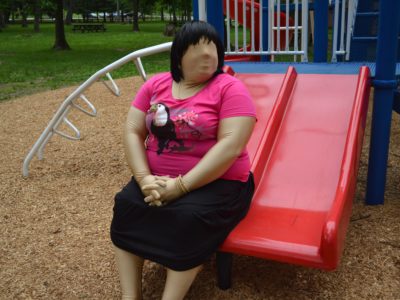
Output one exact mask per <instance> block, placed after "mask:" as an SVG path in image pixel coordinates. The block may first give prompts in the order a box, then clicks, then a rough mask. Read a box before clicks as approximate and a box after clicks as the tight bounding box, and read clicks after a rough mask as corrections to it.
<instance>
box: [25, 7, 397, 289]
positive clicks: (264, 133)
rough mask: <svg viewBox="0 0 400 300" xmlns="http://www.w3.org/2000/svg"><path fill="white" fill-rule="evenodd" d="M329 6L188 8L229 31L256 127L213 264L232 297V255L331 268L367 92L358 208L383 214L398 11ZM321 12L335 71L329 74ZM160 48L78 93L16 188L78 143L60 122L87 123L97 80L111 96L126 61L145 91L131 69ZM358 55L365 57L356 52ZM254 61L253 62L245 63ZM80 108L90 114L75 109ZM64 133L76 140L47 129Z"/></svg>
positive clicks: (233, 67) (233, 68)
mask: <svg viewBox="0 0 400 300" xmlns="http://www.w3.org/2000/svg"><path fill="white" fill-rule="evenodd" d="M331 2H332V1H328V0H326V1H314V2H313V3H308V1H304V0H302V1H298V0H294V1H283V0H282V1H273V0H270V1H267V0H265V1H254V0H248V1H237V0H235V1H233V0H228V1H226V2H225V5H224V4H223V2H222V1H211V0H207V1H194V8H195V9H194V17H195V19H200V20H206V21H208V22H210V23H212V24H213V25H214V26H215V27H216V28H217V30H218V31H219V32H220V33H221V36H222V35H224V30H225V29H224V6H225V16H226V31H227V32H230V31H231V27H230V26H231V25H230V24H231V20H232V19H233V23H232V24H233V25H232V29H233V31H234V39H233V40H232V39H231V38H230V34H228V35H227V39H226V41H227V52H226V54H227V55H229V56H230V57H238V59H237V61H236V62H229V63H228V67H227V68H226V70H227V72H229V73H230V74H232V75H233V76H236V77H238V78H239V79H240V80H242V81H243V82H244V83H245V85H246V86H247V87H248V88H249V91H250V93H251V94H252V96H253V99H254V101H255V104H256V107H257V116H258V120H259V121H258V123H257V125H256V128H255V130H254V132H253V135H252V137H251V139H250V142H249V144H248V150H249V153H250V157H251V161H252V171H253V172H254V175H255V180H256V183H257V188H256V192H255V195H254V199H253V202H252V205H251V208H250V211H249V213H248V215H247V216H246V218H245V219H244V220H243V221H242V222H241V223H240V224H239V225H238V226H237V227H236V228H235V230H234V231H233V232H232V233H231V234H230V235H229V237H228V238H227V240H226V241H225V243H224V244H223V245H222V247H221V252H219V253H218V254H217V265H218V273H219V274H218V277H219V286H220V287H221V288H228V287H229V286H230V266H231V263H232V253H237V254H244V255H251V256H256V257H260V258H265V259H273V260H278V261H282V262H287V263H295V264H300V265H304V266H310V267H317V268H322V269H327V270H332V269H334V268H336V266H337V265H338V263H339V259H340V254H341V252H342V249H343V246H344V239H345V233H346V229H347V225H348V222H349V218H350V214H351V205H352V198H353V195H354V191H355V184H356V178H357V169H358V163H359V156H360V151H361V145H362V138H363V134H364V129H365V119H366V113H367V105H368V98H369V88H370V85H371V83H372V86H373V87H374V89H375V93H374V103H373V106H374V107H373V120H372V135H371V146H370V157H369V173H368V187H367V199H366V201H367V203H368V204H382V203H383V198H384V186H385V175H386V162H387V157H388V144H389V136H390V124H391V114H392V109H393V107H396V103H397V102H396V101H397V100H396V93H395V90H396V87H397V81H396V74H397V75H399V74H400V70H399V69H400V68H399V67H398V66H397V65H396V59H397V60H398V59H399V57H400V55H399V52H398V48H397V47H398V29H399V25H400V21H399V20H400V2H398V1H390V0H381V1H376V0H366V1H359V2H358V1H355V0H354V1H352V0H349V1H345V0H343V1H335V3H334V4H333V3H331ZM377 3H378V4H379V6H377ZM256 4H258V5H256ZM330 4H331V5H333V6H331V9H332V10H333V12H334V21H333V23H334V28H333V33H332V34H333V38H332V45H333V46H332V51H331V53H332V57H331V61H332V62H334V63H327V60H328V11H329V9H330V8H329V7H330V6H329V5H330ZM357 4H358V5H357ZM207 7H212V9H207ZM261 8H262V9H261ZM300 9H301V11H300ZM310 9H312V10H313V14H314V17H313V23H314V46H313V49H314V51H313V60H314V62H313V63H307V62H308V60H309V54H308V52H309V47H308V42H309V34H308V24H309V21H310V20H309V15H310V14H309V12H310ZM368 9H371V10H372V12H368V11H366V10H368ZM239 10H241V11H242V13H240V12H239ZM257 10H258V12H257ZM231 13H232V14H231ZM296 15H297V17H296ZM276 16H279V18H278V17H276ZM382 16H384V17H382ZM371 17H377V18H378V19H379V21H377V22H379V28H378V31H377V32H375V33H376V36H375V37H371V36H355V34H363V33H362V32H359V31H358V30H357V24H359V22H361V23H362V22H363V21H360V20H362V19H363V18H371ZM282 20H284V22H283V21H282ZM239 24H246V26H247V27H248V28H249V30H250V34H249V35H247V31H246V30H242V34H243V36H242V41H243V42H242V44H240V45H239ZM283 25H284V26H283ZM246 26H245V27H246ZM364 27H365V24H364ZM257 28H258V31H257ZM282 40H283V41H284V42H282ZM231 44H232V45H233V46H231ZM360 44H362V45H364V46H360ZM366 45H367V46H366ZM170 47H171V43H165V44H162V45H158V46H154V47H150V48H147V49H142V50H139V51H136V52H134V53H132V54H129V55H127V56H125V57H123V58H121V59H120V60H118V61H116V62H114V63H113V64H111V65H109V66H107V67H105V68H103V69H101V70H99V71H98V72H96V73H95V74H94V75H93V76H91V77H90V78H89V79H88V80H87V81H86V82H84V83H83V84H82V85H81V86H80V87H78V88H77V89H76V90H75V91H74V92H73V93H72V94H71V95H70V96H69V97H68V98H67V99H66V100H65V101H64V102H63V104H62V105H61V107H60V108H59V110H58V111H57V112H56V114H55V116H54V117H53V119H52V120H51V121H50V123H49V125H48V126H47V127H46V129H45V130H44V132H43V133H42V135H41V136H40V138H39V139H38V141H37V142H36V143H35V145H34V146H33V148H32V149H31V151H30V152H29V154H28V155H27V157H26V158H25V161H24V166H23V174H24V176H28V167H29V163H30V161H31V160H32V158H33V157H34V156H35V155H36V154H38V156H39V159H41V158H42V157H43V150H44V147H45V145H46V144H47V142H48V141H49V139H50V138H51V137H52V136H53V135H54V133H55V134H59V135H62V136H64V137H67V138H70V139H79V137H80V132H79V130H78V129H77V128H76V127H75V126H73V124H72V123H71V122H70V121H69V120H68V119H67V114H68V113H69V111H70V109H71V108H73V107H75V108H78V109H80V110H82V111H83V112H85V113H88V114H89V115H92V116H94V115H95V109H94V106H93V105H92V104H91V103H90V102H89V100H88V99H86V97H85V96H84V95H83V92H84V91H85V90H86V89H87V88H88V87H89V86H90V85H91V84H92V83H94V82H96V81H97V80H99V79H100V78H102V77H103V76H107V77H108V78H109V80H110V82H111V84H112V87H111V86H109V85H107V86H108V87H109V88H110V90H111V91H112V92H113V93H114V94H118V93H119V91H118V88H117V86H116V85H115V83H114V82H113V81H112V77H111V75H110V74H109V72H111V71H112V70H114V69H116V68H118V67H120V66H121V65H123V64H125V63H128V62H131V61H134V62H135V64H136V66H137V68H138V70H139V73H140V75H141V76H142V77H143V79H144V80H145V79H146V74H145V72H144V69H143V67H142V64H141V60H140V58H141V57H143V56H146V55H151V54H154V53H158V52H161V51H168V50H169V49H170ZM360 47H361V48H363V49H366V50H365V51H364V52H363V51H362V50H357V49H358V48H360ZM370 49H374V50H375V53H372V52H373V51H372V50H370ZM383 49H384V50H383ZM360 52H361V54H360ZM362 53H364V54H362ZM281 54H283V55H293V57H296V56H297V55H300V56H301V60H302V62H303V63H296V62H293V63H290V64H289V63H272V62H269V61H270V60H271V58H273V56H276V55H281ZM373 54H375V55H373ZM253 57H255V58H257V59H259V60H260V61H259V62H254V61H252V60H254V59H253ZM238 60H239V61H240V62H238ZM293 60H294V61H295V58H294V59H293ZM347 60H350V62H347ZM351 60H352V61H351ZM368 60H370V62H361V61H368ZM337 61H344V62H340V63H335V62H337ZM396 67H397V69H396ZM396 70H397V71H396ZM79 99H81V102H83V104H84V105H85V106H86V107H88V108H89V110H88V109H86V108H84V107H83V106H81V105H79V104H78V102H79ZM62 122H64V123H65V124H67V125H68V126H69V127H70V128H71V129H72V131H73V132H75V136H70V135H68V134H66V133H63V132H60V131H59V130H58V129H57V128H58V127H59V125H60V124H61V123H62Z"/></svg>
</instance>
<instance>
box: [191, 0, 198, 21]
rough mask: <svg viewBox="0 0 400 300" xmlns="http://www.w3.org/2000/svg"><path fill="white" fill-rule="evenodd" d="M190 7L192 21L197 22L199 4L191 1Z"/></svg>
mask: <svg viewBox="0 0 400 300" xmlns="http://www.w3.org/2000/svg"><path fill="white" fill-rule="evenodd" d="M192 7H193V20H195V21H198V20H199V3H198V0H193V1H192Z"/></svg>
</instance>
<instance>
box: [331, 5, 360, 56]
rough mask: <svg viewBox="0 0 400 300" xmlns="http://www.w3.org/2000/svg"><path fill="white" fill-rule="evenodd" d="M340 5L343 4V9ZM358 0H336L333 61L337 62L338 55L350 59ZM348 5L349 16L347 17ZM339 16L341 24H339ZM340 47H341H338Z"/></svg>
mask: <svg viewBox="0 0 400 300" xmlns="http://www.w3.org/2000/svg"><path fill="white" fill-rule="evenodd" d="M339 5H342V7H341V10H340V7H339ZM357 5H358V0H342V2H340V1H338V0H336V1H335V12H334V26H333V41H332V59H331V61H332V62H337V56H338V55H345V59H346V60H349V59H350V46H351V37H352V35H353V30H354V22H355V19H356V14H357ZM346 6H347V18H346ZM339 18H340V19H341V22H340V23H341V24H340V26H339ZM339 29H340V30H339ZM338 48H339V49H338Z"/></svg>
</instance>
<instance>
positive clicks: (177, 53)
mask: <svg viewBox="0 0 400 300" xmlns="http://www.w3.org/2000/svg"><path fill="white" fill-rule="evenodd" d="M202 38H204V39H205V40H206V41H207V42H213V43H214V44H215V46H216V47H217V53H218V66H217V70H216V71H215V73H214V75H213V77H215V76H217V75H218V74H221V73H222V67H223V65H224V55H225V49H224V45H223V43H222V42H221V40H220V38H219V35H218V32H217V31H216V30H215V28H214V27H213V26H212V25H211V24H209V23H207V22H204V21H191V22H187V23H185V24H184V25H183V26H182V27H181V29H180V30H179V31H178V32H177V33H176V35H175V38H174V41H173V42H172V48H171V74H172V78H173V79H174V80H175V81H176V82H179V81H181V79H184V78H183V74H182V70H181V62H182V57H183V56H184V55H185V53H186V51H187V49H188V48H189V46H190V45H196V44H198V43H199V41H200V40H201V39H202Z"/></svg>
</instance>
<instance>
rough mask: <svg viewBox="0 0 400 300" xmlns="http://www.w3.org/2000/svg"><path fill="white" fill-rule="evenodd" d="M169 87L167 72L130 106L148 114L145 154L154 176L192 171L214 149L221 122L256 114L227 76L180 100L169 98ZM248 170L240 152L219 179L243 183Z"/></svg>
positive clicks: (147, 84) (144, 88)
mask: <svg viewBox="0 0 400 300" xmlns="http://www.w3.org/2000/svg"><path fill="white" fill-rule="evenodd" d="M172 82H173V79H172V76H171V74H170V73H169V72H168V73H162V74H158V75H155V76H153V77H152V78H151V79H149V80H148V81H146V82H145V83H144V84H143V86H142V87H141V88H140V90H139V92H138V93H137V95H136V97H135V99H134V100H133V101H132V105H133V106H134V107H136V108H138V109H140V110H141V111H143V112H145V113H146V114H147V115H146V126H147V129H148V131H149V135H148V137H147V139H146V153H147V159H148V163H149V167H150V170H151V172H152V174H155V175H169V176H171V177H176V176H178V175H184V174H186V173H187V172H188V171H190V170H191V169H192V168H193V167H194V166H195V165H196V164H197V163H198V162H199V161H200V160H201V159H202V157H203V156H204V155H205V154H206V153H207V151H208V150H209V149H210V148H211V147H212V146H214V145H215V143H216V142H217V132H218V123H219V120H220V119H224V118H229V117H235V116H252V117H256V112H255V107H254V105H253V103H252V100H251V98H250V95H249V92H248V91H247V89H246V88H245V86H244V85H243V83H242V82H241V81H239V80H238V79H236V78H235V77H233V76H231V75H228V74H220V75H218V76H217V77H215V78H213V79H212V80H211V81H210V82H209V83H208V84H207V86H206V87H205V88H203V89H202V90H201V91H200V92H198V93H197V94H195V95H194V96H192V97H189V98H186V99H182V100H178V99H175V98H174V97H173V96H172ZM249 170H250V160H249V156H248V153H247V150H244V151H243V153H242V154H241V155H240V156H239V157H238V158H237V159H236V161H235V162H234V163H233V165H232V166H231V167H230V168H229V170H228V171H227V172H226V173H225V174H223V175H222V176H221V178H223V179H229V180H240V181H247V179H248V175H249Z"/></svg>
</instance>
